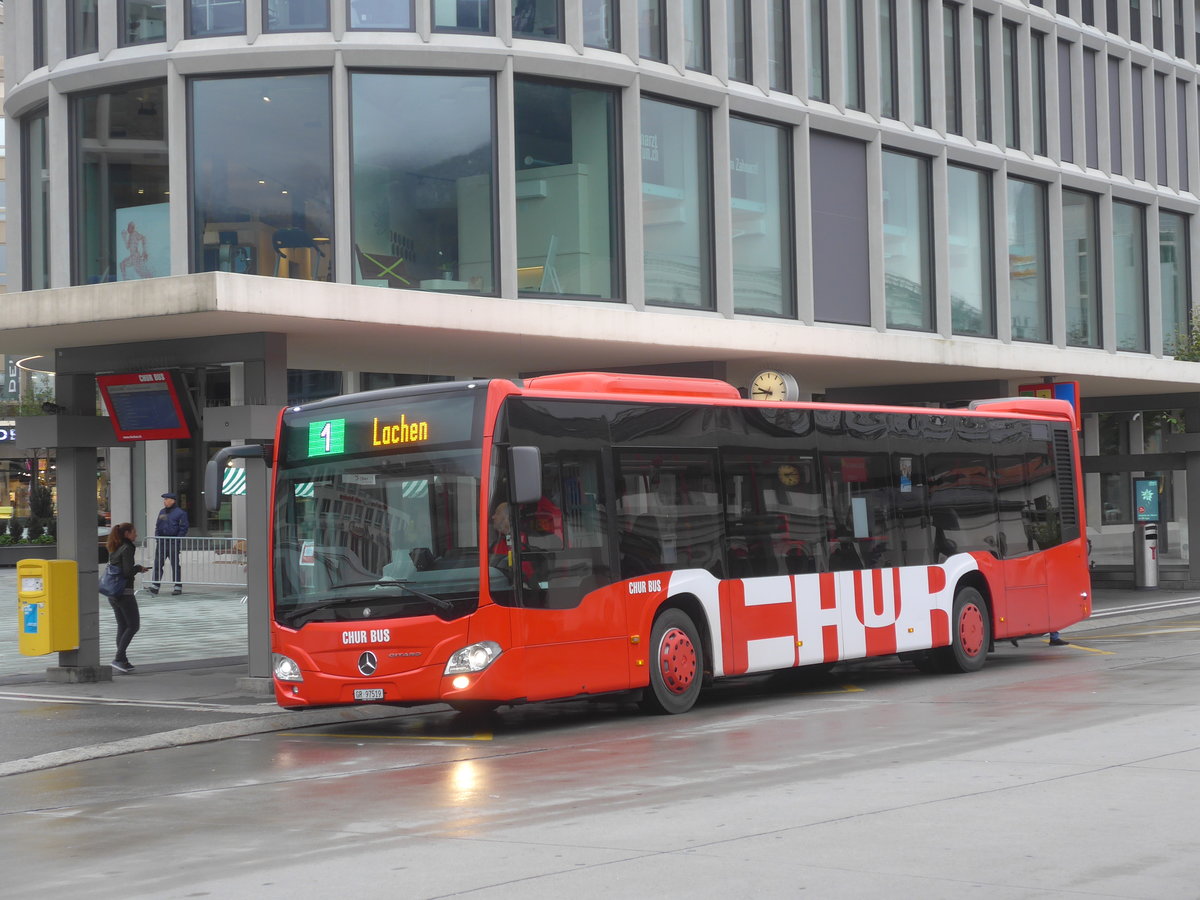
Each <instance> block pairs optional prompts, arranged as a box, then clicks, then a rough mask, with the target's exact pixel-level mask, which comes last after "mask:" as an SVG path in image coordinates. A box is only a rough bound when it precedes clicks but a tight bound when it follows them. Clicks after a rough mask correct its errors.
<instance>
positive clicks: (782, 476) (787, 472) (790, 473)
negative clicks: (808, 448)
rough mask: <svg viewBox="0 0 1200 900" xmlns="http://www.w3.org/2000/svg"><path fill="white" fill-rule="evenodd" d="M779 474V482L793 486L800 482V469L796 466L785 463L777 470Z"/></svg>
mask: <svg viewBox="0 0 1200 900" xmlns="http://www.w3.org/2000/svg"><path fill="white" fill-rule="evenodd" d="M776 474H777V475H778V476H779V483H780V484H784V485H787V486H788V487H792V486H794V485H797V484H799V483H800V470H799V469H797V468H796V467H795V466H789V465H783V466H780V467H779V470H778V471H777V472H776Z"/></svg>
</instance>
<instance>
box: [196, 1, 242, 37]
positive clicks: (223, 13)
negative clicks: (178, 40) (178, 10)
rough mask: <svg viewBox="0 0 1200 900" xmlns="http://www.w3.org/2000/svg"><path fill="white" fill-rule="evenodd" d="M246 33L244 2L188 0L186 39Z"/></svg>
mask: <svg viewBox="0 0 1200 900" xmlns="http://www.w3.org/2000/svg"><path fill="white" fill-rule="evenodd" d="M245 33H246V0H189V2H188V5H187V34H188V37H216V36H218V35H222V34H245Z"/></svg>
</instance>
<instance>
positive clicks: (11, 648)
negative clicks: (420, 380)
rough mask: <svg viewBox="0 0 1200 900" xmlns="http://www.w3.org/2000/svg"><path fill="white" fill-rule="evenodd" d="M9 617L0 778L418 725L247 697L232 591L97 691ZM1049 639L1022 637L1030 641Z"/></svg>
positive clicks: (148, 645)
mask: <svg viewBox="0 0 1200 900" xmlns="http://www.w3.org/2000/svg"><path fill="white" fill-rule="evenodd" d="M5 594H6V595H7V596H9V597H10V598H11V602H12V605H13V610H14V611H13V613H12V615H11V617H10V618H9V624H8V625H7V626H5V625H0V733H3V734H4V735H5V740H4V741H3V742H0V777H3V776H5V775H14V774H19V773H23V772H32V771H38V770H41V769H48V768H54V767H57V766H61V765H67V764H69V763H73V762H79V761H82V760H87V759H95V758H100V757H107V756H118V755H122V754H127V753H135V752H139V751H142V750H160V749H167V748H170V747H175V746H183V745H187V744H197V743H205V742H208V741H216V740H223V739H228V738H235V737H243V736H247V735H253V734H262V733H267V732H272V731H290V730H293V729H296V728H304V727H307V726H314V725H330V724H337V723H342V722H345V723H352V722H355V721H362V720H364V719H380V718H399V717H405V716H416V715H420V714H422V713H424V712H428V711H430V710H433V709H444V707H441V706H440V705H437V706H425V707H412V708H408V709H403V708H397V707H390V706H355V707H338V708H332V709H319V710H305V711H300V712H288V711H284V710H281V709H280V708H279V707H278V706H276V705H275V703H274V700H273V698H272V697H269V696H268V697H264V696H261V695H259V694H255V693H252V692H250V691H248V690H246V688H245V676H246V674H247V672H246V605H245V604H244V603H243V602H242V594H241V593H240V592H237V591H229V592H224V593H222V592H217V591H211V590H209V591H204V592H200V591H193V590H190V589H188V588H187V587H186V586H185V588H184V593H182V594H180V595H178V596H171V595H169V594H165V592H164V594H160V595H159V596H158V597H149V596H146V595H144V594H139V601H140V607H141V615H142V628H141V632H140V633H139V634H138V635H137V637H135V638H134V640H133V643H132V644H131V645H130V649H129V656H130V659H131V660H133V662H134V664H135V666H136V668H135V669H134V671H133V672H131V673H129V674H127V675H120V674H114V677H113V680H112V681H110V682H100V683H96V684H60V683H51V682H50V681H49V680H48V679H47V676H46V669H47V667H49V666H53V665H56V664H57V656H56V655H54V654H52V655H49V656H44V657H26V656H22V655H20V654H19V653H18V650H17V633H16V629H17V616H16V610H15V607H16V576H15V570H14V569H0V595H5ZM1197 610H1200V592H1194V591H1193V592H1188V591H1168V590H1148V591H1135V590H1104V589H1102V590H1098V591H1096V592H1095V598H1094V602H1093V614H1092V616H1091V618H1089V619H1087V620H1085V621H1083V622H1080V623H1078V624H1076V625H1073V626H1071V627H1070V628H1067V629H1064V630H1063V632H1062V635H1063V637H1064V638H1065V639H1067V640H1068V641H1070V640H1072V639H1073V638H1076V637H1078V638H1079V639H1080V640H1082V639H1084V636H1085V635H1086V633H1087V632H1088V631H1093V630H1096V629H1100V628H1109V627H1112V626H1115V625H1123V624H1136V623H1140V622H1147V621H1156V620H1163V619H1171V618H1176V617H1179V616H1186V615H1188V614H1189V613H1190V612H1193V611H1197ZM112 618H113V617H112V616H111V614H109V613H108V610H107V608H102V609H101V634H100V640H101V646H102V647H104V648H108V649H111V648H112V646H113V634H112V633H113V623H112ZM1045 640H1046V638H1044V637H1042V638H1030V639H1029V641H1028V642H1033V641H1042V642H1044V641H1045Z"/></svg>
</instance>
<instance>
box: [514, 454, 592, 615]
mask: <svg viewBox="0 0 1200 900" xmlns="http://www.w3.org/2000/svg"><path fill="white" fill-rule="evenodd" d="M542 490H543V494H542V497H541V499H540V500H538V502H537V503H528V504H526V505H525V506H524V507H523V508H522V513H521V520H522V540H523V543H522V551H521V552H522V558H523V559H524V560H526V561H527V562H528V563H529V566H530V569H531V570H532V573H533V575H532V577H531V578H529V579H528V581H529V584H528V585H527V589H526V590H525V591H524V592H523V596H524V598H525V603H526V605H527V606H530V607H534V608H544V609H571V608H574V607H576V606H578V605H579V604H580V603H581V602H582V601H583V598H584V596H586V595H587V593H588V592H589V591H592V590H595V589H596V588H598V587H601V586H602V585H604V584H607V583H608V582H609V581H610V580H611V572H610V570H609V568H608V566H607V565H606V564H605V562H604V560H605V559H606V558H607V553H606V544H607V528H608V526H607V524H606V521H605V510H606V508H607V504H605V503H604V498H603V493H602V491H603V479H602V478H601V477H600V458H599V456H598V455H597V454H571V453H552V452H548V451H546V450H544V449H543V452H542Z"/></svg>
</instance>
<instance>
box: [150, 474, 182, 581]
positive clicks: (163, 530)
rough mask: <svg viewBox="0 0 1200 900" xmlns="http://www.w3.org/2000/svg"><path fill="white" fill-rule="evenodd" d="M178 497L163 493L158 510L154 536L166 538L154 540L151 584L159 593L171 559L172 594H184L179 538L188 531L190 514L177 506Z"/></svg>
mask: <svg viewBox="0 0 1200 900" xmlns="http://www.w3.org/2000/svg"><path fill="white" fill-rule="evenodd" d="M177 500H178V498H177V497H176V496H175V495H174V494H172V493H170V492H167V493H165V494H163V495H162V501H163V508H162V509H160V510H159V511H158V519H157V520H156V521H155V523H154V537H155V538H165V540H155V542H154V583H153V584H151V585H150V593H152V594H157V593H158V585H159V582H161V581H162V575H163V568H164V564H165V563H166V561H167V560H168V559H169V560H171V568H172V569H173V570H174V572H175V590H173V591H172V592H171V593H172V594H182V593H183V584H182V580H181V579H180V577H179V545H180V543H182V542H181V541H180V540H179V538H181V537H183V536H184V535H186V534H187V533H188V514H187V513H186V512H184V511H183V510H182V509H180V508H179V507H178V506H176V505H175V504H176V502H177Z"/></svg>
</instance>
